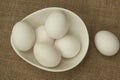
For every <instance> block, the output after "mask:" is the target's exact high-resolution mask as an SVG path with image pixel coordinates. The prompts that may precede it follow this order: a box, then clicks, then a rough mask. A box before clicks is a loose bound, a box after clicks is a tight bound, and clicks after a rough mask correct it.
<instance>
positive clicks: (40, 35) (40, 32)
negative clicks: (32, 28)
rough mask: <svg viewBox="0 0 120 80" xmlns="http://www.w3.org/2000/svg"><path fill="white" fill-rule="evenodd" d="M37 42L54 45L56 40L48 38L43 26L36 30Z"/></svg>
mask: <svg viewBox="0 0 120 80" xmlns="http://www.w3.org/2000/svg"><path fill="white" fill-rule="evenodd" d="M36 42H48V43H51V44H53V43H54V39H52V38H51V37H49V36H48V34H47V32H46V30H45V27H44V26H43V25H41V26H40V27H38V28H37V29H36Z"/></svg>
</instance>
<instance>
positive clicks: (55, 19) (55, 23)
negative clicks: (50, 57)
mask: <svg viewBox="0 0 120 80" xmlns="http://www.w3.org/2000/svg"><path fill="white" fill-rule="evenodd" d="M67 24H68V23H67V19H66V16H65V14H64V13H63V12H62V11H55V12H52V13H51V14H50V15H49V16H48V17H47V20H46V22H45V28H46V31H47V33H48V35H49V36H50V37H52V38H54V39H59V38H62V37H63V36H64V35H65V34H66V33H67V32H68V25H67Z"/></svg>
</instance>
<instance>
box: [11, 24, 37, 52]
mask: <svg viewBox="0 0 120 80" xmlns="http://www.w3.org/2000/svg"><path fill="white" fill-rule="evenodd" d="M12 40H13V43H14V45H15V47H16V48H17V49H18V50H20V51H27V50H29V49H31V48H32V47H33V45H34V43H35V32H34V30H33V29H32V27H31V26H29V25H28V24H26V23H24V22H18V23H16V24H15V25H14V27H13V30H12Z"/></svg>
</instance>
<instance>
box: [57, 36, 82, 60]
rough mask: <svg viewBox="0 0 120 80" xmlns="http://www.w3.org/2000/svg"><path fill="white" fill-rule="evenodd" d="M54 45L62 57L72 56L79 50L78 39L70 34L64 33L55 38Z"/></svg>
mask: <svg viewBox="0 0 120 80" xmlns="http://www.w3.org/2000/svg"><path fill="white" fill-rule="evenodd" d="M55 46H56V47H57V48H58V49H59V50H60V51H61V53H62V57H64V58H72V57H74V56H76V55H77V54H78V52H79V51H80V41H79V40H78V39H77V38H76V37H74V36H72V35H66V36H65V37H63V38H61V39H58V40H56V41H55Z"/></svg>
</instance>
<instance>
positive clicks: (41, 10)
mask: <svg viewBox="0 0 120 80" xmlns="http://www.w3.org/2000/svg"><path fill="white" fill-rule="evenodd" d="M50 9H58V10H63V11H67V12H69V13H70V14H73V15H74V16H77V17H78V18H79V19H80V20H81V21H82V23H83V24H84V26H85V31H86V32H87V33H86V34H87V36H86V37H87V42H86V43H87V47H86V51H85V53H84V56H83V57H82V59H81V60H80V61H78V63H76V64H75V65H72V66H70V67H68V68H65V69H61V70H54V69H52V68H50V69H49V68H46V67H42V66H39V65H36V64H34V63H32V62H31V61H29V60H27V59H26V58H24V57H23V56H22V55H20V53H19V51H18V50H17V49H16V48H15V46H14V44H13V42H12V35H11V39H10V40H11V46H12V48H13V49H14V51H15V53H17V55H18V56H19V57H20V58H22V59H23V60H24V61H26V62H27V63H29V64H31V65H33V66H35V67H37V68H39V69H41V70H45V71H50V72H64V71H68V70H71V69H73V68H74V67H76V66H77V65H79V64H80V63H81V62H82V61H83V59H84V58H85V56H86V54H87V51H88V48H89V33H88V30H87V27H86V25H85V23H84V22H83V20H82V19H81V18H80V17H79V16H78V15H77V14H76V13H74V12H73V11H71V10H69V9H66V8H62V7H48V8H43V9H40V10H37V11H35V12H33V13H31V14H29V15H27V16H26V17H24V18H23V19H22V20H21V21H24V20H25V19H27V18H29V17H31V16H32V15H34V14H36V13H38V12H43V11H45V10H50Z"/></svg>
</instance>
